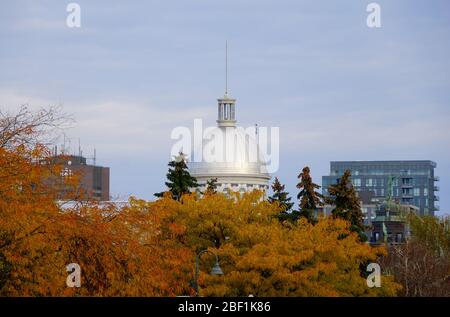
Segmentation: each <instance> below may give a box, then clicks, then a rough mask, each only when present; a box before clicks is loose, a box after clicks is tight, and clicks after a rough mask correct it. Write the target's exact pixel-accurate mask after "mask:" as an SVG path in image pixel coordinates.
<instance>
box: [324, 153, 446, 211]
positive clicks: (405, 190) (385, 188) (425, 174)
mask: <svg viewBox="0 0 450 317" xmlns="http://www.w3.org/2000/svg"><path fill="white" fill-rule="evenodd" d="M435 168H436V163H435V162H433V161H425V160H424V161H339V162H330V175H328V176H323V177H322V191H323V194H324V195H328V186H330V185H333V184H336V183H337V181H338V180H339V178H340V177H341V176H342V175H343V174H344V172H345V171H346V170H350V172H351V173H352V183H353V186H354V187H355V189H356V191H357V192H359V193H365V192H371V193H372V194H373V201H374V202H377V201H379V202H381V201H383V200H385V199H386V197H387V196H388V195H389V194H390V195H391V197H392V199H393V200H394V201H396V202H398V203H400V204H403V205H413V206H417V207H418V208H419V214H420V215H434V212H435V211H436V210H439V206H438V205H437V204H436V202H437V201H438V200H439V196H437V195H436V194H435V193H436V192H437V191H439V187H438V186H436V182H437V181H439V177H437V176H435V174H434V169H435ZM389 188H391V189H392V191H391V192H390V193H389Z"/></svg>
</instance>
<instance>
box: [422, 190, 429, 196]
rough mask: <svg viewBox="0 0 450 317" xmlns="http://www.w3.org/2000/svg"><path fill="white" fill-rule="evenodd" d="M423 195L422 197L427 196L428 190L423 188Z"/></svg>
mask: <svg viewBox="0 0 450 317" xmlns="http://www.w3.org/2000/svg"><path fill="white" fill-rule="evenodd" d="M423 195H424V196H428V188H424V189H423Z"/></svg>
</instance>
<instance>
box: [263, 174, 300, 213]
mask: <svg viewBox="0 0 450 317" xmlns="http://www.w3.org/2000/svg"><path fill="white" fill-rule="evenodd" d="M284 188H285V185H281V183H280V181H279V180H278V177H275V180H274V182H273V184H272V190H273V195H272V196H270V197H269V202H271V203H274V202H278V204H279V205H280V207H281V210H282V213H284V214H287V213H289V211H290V210H291V208H292V206H293V205H294V203H291V197H289V193H288V192H286V191H284Z"/></svg>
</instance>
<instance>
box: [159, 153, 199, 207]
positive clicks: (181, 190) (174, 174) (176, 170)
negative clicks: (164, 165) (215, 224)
mask: <svg viewBox="0 0 450 317" xmlns="http://www.w3.org/2000/svg"><path fill="white" fill-rule="evenodd" d="M168 165H169V172H168V173H167V174H166V176H167V182H166V183H165V184H166V186H167V187H168V189H169V190H168V192H170V193H171V195H172V198H173V199H175V200H180V199H181V196H183V195H184V194H188V193H190V192H191V190H192V189H194V188H197V187H198V184H197V179H196V178H195V177H193V176H191V174H190V173H189V171H188V166H187V164H186V156H185V155H184V154H183V153H181V152H180V154H179V155H178V156H176V157H175V158H174V160H173V161H170V162H169V164H168ZM164 193H165V192H161V193H155V196H156V197H163V196H164Z"/></svg>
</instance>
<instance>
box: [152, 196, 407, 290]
mask: <svg viewBox="0 0 450 317" xmlns="http://www.w3.org/2000/svg"><path fill="white" fill-rule="evenodd" d="M262 195H263V194H262V193H261V192H258V191H254V192H251V193H245V194H243V195H239V194H237V193H231V194H230V196H229V197H227V196H226V195H210V196H204V197H203V198H202V199H196V197H195V195H185V196H184V197H183V202H182V203H181V202H177V201H174V203H173V205H172V208H173V207H176V209H177V213H176V216H175V218H174V221H175V222H176V223H178V224H179V225H180V226H182V227H184V228H186V235H185V237H186V240H185V243H186V245H187V246H189V247H190V248H191V249H192V250H194V251H195V252H198V251H200V250H203V249H209V250H211V251H212V252H214V253H216V254H217V255H218V257H219V262H220V266H221V268H222V270H223V272H224V275H222V276H212V275H209V274H208V272H209V271H210V269H211V268H212V266H213V265H214V258H213V257H205V258H202V262H201V272H202V273H201V274H200V280H199V285H200V295H201V296H249V295H250V294H252V295H254V296H376V295H383V296H393V295H395V294H396V292H397V291H398V289H399V288H400V286H399V285H398V284H396V283H394V282H393V281H392V277H389V276H385V275H383V276H382V287H381V288H368V287H367V285H366V279H365V277H364V276H363V275H362V274H361V271H360V265H362V264H363V263H366V262H368V261H369V262H370V261H371V262H375V261H377V259H378V257H379V256H380V255H382V254H385V251H384V248H383V247H380V248H372V247H370V246H369V245H367V244H361V243H360V242H359V238H358V236H357V235H356V234H355V233H353V232H352V231H350V225H349V223H348V222H347V221H345V220H342V219H335V218H332V217H328V218H320V219H319V220H318V222H317V224H316V225H312V224H310V223H308V222H307V221H306V219H303V218H302V219H301V220H299V221H298V222H297V223H292V222H284V223H281V222H280V221H278V220H277V219H276V217H274V216H275V215H276V214H278V213H279V208H278V207H277V206H276V205H275V204H271V203H270V202H268V201H264V200H262V199H261V197H262ZM166 200H170V199H169V198H167V197H166V198H165V199H163V200H160V201H158V203H162V202H164V201H166ZM166 203H167V202H166Z"/></svg>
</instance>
